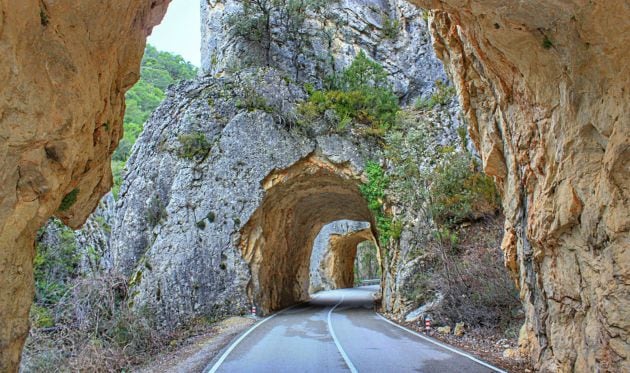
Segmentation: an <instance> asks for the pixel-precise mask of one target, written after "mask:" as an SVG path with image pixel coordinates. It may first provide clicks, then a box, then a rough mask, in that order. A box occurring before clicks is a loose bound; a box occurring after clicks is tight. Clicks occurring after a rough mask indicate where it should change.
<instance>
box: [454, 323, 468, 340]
mask: <svg viewBox="0 0 630 373" xmlns="http://www.w3.org/2000/svg"><path fill="white" fill-rule="evenodd" d="M464 327H465V325H464V323H463V322H458V323H457V324H455V329H453V335H456V336H458V337H461V336H462V335H464V333H465V330H464Z"/></svg>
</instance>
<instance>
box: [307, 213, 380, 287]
mask: <svg viewBox="0 0 630 373" xmlns="http://www.w3.org/2000/svg"><path fill="white" fill-rule="evenodd" d="M366 240H372V241H374V237H373V236H372V230H371V229H370V223H368V222H364V221H348V220H341V221H336V222H332V223H330V224H327V225H325V226H324V227H323V228H322V229H321V231H319V233H318V234H317V237H316V238H315V241H313V249H312V250H313V251H312V252H311V260H310V271H309V272H310V275H309V278H310V282H309V287H308V292H309V293H311V294H312V293H316V292H318V291H321V290H332V289H338V288H346V287H352V285H353V283H354V276H353V275H354V268H353V267H354V258H355V257H356V256H357V255H356V252H357V245H358V244H359V243H360V242H362V241H366ZM348 259H350V261H348ZM348 267H350V268H348Z"/></svg>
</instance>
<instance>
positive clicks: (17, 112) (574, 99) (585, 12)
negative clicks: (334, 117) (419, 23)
mask: <svg viewBox="0 0 630 373" xmlns="http://www.w3.org/2000/svg"><path fill="white" fill-rule="evenodd" d="M413 1H414V3H416V4H417V5H419V6H424V7H427V8H434V9H435V12H434V16H433V18H432V34H433V40H434V47H435V48H436V50H437V52H438V56H439V57H440V58H441V59H442V60H443V61H444V62H445V64H446V66H447V69H448V71H449V73H450V75H451V76H452V77H453V80H454V82H455V84H456V86H457V90H458V95H459V97H460V100H461V103H462V106H463V109H464V111H465V113H466V117H467V119H468V122H469V126H470V133H471V135H472V137H473V140H474V142H475V144H476V146H477V148H478V150H479V152H480V154H481V156H482V157H483V163H484V167H485V169H486V171H487V172H488V173H489V174H491V175H494V177H495V178H496V180H497V182H498V184H499V186H500V188H501V190H502V193H503V205H504V209H505V215H506V235H505V239H504V244H503V248H504V250H505V253H506V259H507V260H506V262H507V265H508V267H509V268H510V269H511V271H512V272H513V274H514V277H515V279H516V280H517V282H518V283H519V285H520V288H521V296H522V299H523V302H524V304H525V306H526V311H527V312H526V316H527V322H526V327H525V329H524V333H523V336H524V337H523V338H522V342H523V346H522V347H523V348H524V349H526V350H528V351H529V352H531V353H532V356H533V359H534V361H535V363H536V364H537V368H538V369H540V370H543V371H567V372H568V371H597V370H599V371H606V370H608V371H628V370H630V367H629V364H630V363H629V358H628V355H630V344H629V342H628V341H629V338H630V336H629V333H630V325H629V320H630V318H629V317H628V309H630V304H628V303H629V302H630V301H629V299H630V297H629V296H628V292H629V290H628V288H629V285H628V283H629V281H630V280H629V278H630V267H629V265H628V263H630V258H629V257H628V255H630V251H629V250H628V249H627V248H628V245H629V243H630V238H629V233H628V231H629V230H630V216H629V215H628V213H627V212H628V210H629V206H628V204H629V202H628V201H629V199H630V198H629V194H630V190H629V185H630V180H629V175H630V172H629V169H628V168H629V165H628V162H629V160H630V154H629V152H630V150H629V149H630V146H629V142H630V141H629V137H630V136H629V131H630V129H629V128H630V125H629V123H628V118H629V115H628V113H629V112H630V108H629V105H630V97H629V95H630V94H629V92H628V87H629V86H630V82H629V81H628V80H629V79H630V71H629V69H630V65H628V64H627V61H628V57H629V53H630V52H629V51H628V49H627V45H628V44H629V42H630V40H628V39H629V38H630V32H628V18H629V16H630V10H629V9H628V7H627V5H626V3H625V2H622V1H606V2H604V1H590V2H570V1H566V0H552V1H541V0H533V1H528V2H508V3H506V2H499V1H496V0H479V1H474V2H465V1H461V0H441V1H435V0H432V1H429V0H413ZM167 3H168V1H167V0H162V1H160V0H153V1H150V2H149V1H139V0H133V1H126V2H124V4H123V3H122V2H103V1H94V0H83V1H81V2H76V1H73V2H70V1H68V0H60V1H54V2H52V1H35V0H26V1H7V0H1V1H0V49H1V50H2V53H1V54H0V56H2V57H1V58H2V63H0V81H2V82H3V83H4V84H2V85H1V86H0V97H2V101H1V102H2V104H1V105H0V139H1V140H0V154H1V157H0V162H1V167H0V180H1V181H2V183H1V185H2V186H3V187H2V189H1V191H0V283H2V288H1V289H0V354H1V355H0V370H2V371H14V370H16V369H17V364H18V360H19V352H20V349H21V346H22V344H23V341H24V338H25V336H26V334H27V333H28V320H27V314H28V307H29V305H30V303H31V300H32V295H33V289H32V259H33V238H34V237H35V233H36V231H37V229H38V228H39V227H40V226H41V225H43V224H44V222H45V221H46V219H48V218H49V217H50V216H51V215H53V214H56V215H58V216H59V217H60V218H62V219H63V220H64V221H65V222H67V223H69V224H71V225H72V226H75V227H78V226H80V225H81V223H82V222H83V221H84V220H85V218H86V217H87V216H88V215H89V213H90V212H91V211H92V210H93V209H94V207H95V206H96V204H97V202H98V200H99V199H100V197H101V196H102V195H103V194H104V193H105V192H106V191H107V190H108V189H109V186H110V185H111V176H110V170H109V160H110V159H109V158H110V154H111V152H112V151H113V149H114V148H115V146H116V143H117V140H118V138H119V137H120V132H121V128H122V126H121V122H122V111H123V108H124V105H123V95H124V92H125V90H126V89H127V88H128V87H129V86H130V85H131V84H133V82H134V81H135V80H136V79H137V71H138V67H139V62H140V57H141V53H142V50H143V48H144V39H145V38H146V35H147V34H148V33H149V32H150V30H151V27H152V25H154V24H155V23H157V22H158V21H159V19H160V18H161V16H162V14H163V13H164V11H165V9H166V4H167ZM204 3H205V2H204ZM365 5H366V4H361V6H362V7H363V6H365ZM193 88H194V87H193ZM194 92H195V91H194V89H193V90H191V91H190V93H191V94H193V93H194ZM198 103H199V102H198ZM199 104H200V105H201V103H199ZM185 109H186V108H185V107H181V108H180V110H181V112H182V113H183V112H185V111H186V110H185ZM172 115H173V116H177V115H179V114H177V112H174V113H172ZM247 115H248V114H247V113H244V114H241V115H240V117H241V118H244V117H247ZM191 120H192V119H191ZM265 121H266V122H267V124H266V125H264V127H263V128H264V130H266V131H267V130H268V131H272V130H273V129H272V128H271V127H273V125H272V124H271V120H269V119H265ZM226 128H227V127H226ZM244 128H247V127H246V126H245V127H244ZM257 130H258V129H257ZM155 135H156V136H157V134H155ZM250 137H251V136H250ZM156 140H157V139H156ZM155 144H158V143H157V142H156V143H155ZM300 149H302V150H303V149H304V148H300ZM302 150H300V151H302ZM304 151H306V152H308V146H306V150H304ZM165 161H167V160H166V159H165ZM276 162H278V163H281V160H276ZM284 163H288V162H284ZM151 171H154V173H155V169H153V170H151ZM190 173H191V174H192V171H190ZM132 179H133V178H132ZM130 180H131V179H130ZM140 180H142V179H140ZM147 180H149V179H147ZM192 180H194V178H192V179H191V182H192ZM129 182H131V181H129ZM161 185H166V186H172V185H173V184H170V183H164V184H161ZM150 186H151V184H150V183H148V184H147V187H150ZM177 186H178V187H179V186H181V187H183V188H188V187H189V185H188V184H186V183H183V184H177ZM155 188H157V186H155ZM166 191H168V189H165V190H164V191H160V193H165V194H164V195H166ZM258 192H259V194H258V195H260V193H262V191H260V190H258ZM65 196H68V198H67V199H66V203H65V204H64V205H66V206H67V205H71V206H69V208H68V209H67V210H65V211H58V208H59V206H60V205H61V202H62V200H64V197H65ZM161 196H162V195H161ZM75 198H76V201H75V202H74V203H71V202H72V200H73V199H75ZM148 202H150V200H149V201H148ZM171 203H172V208H175V207H176V206H177V208H179V209H181V206H182V205H181V204H180V203H179V202H178V201H173V202H170V201H169V206H171ZM156 204H157V202H156ZM228 205H229V203H228ZM154 207H159V204H158V205H155V206H154ZM161 210H162V209H161V208H158V209H157V211H161ZM167 210H168V208H167ZM154 211H155V210H154ZM204 212H205V211H204ZM239 213H240V212H239ZM207 218H208V220H209V218H210V216H207ZM188 219H189V220H182V223H183V222H188V221H192V220H193V219H191V218H188ZM196 219H197V218H195V219H194V220H196ZM145 220H146V219H145ZM197 221H199V220H197ZM225 221H226V225H228V224H229V219H228V220H225ZM127 224H135V223H134V222H133V221H131V220H128V221H127ZM232 225H235V224H234V221H232ZM141 231H142V230H141ZM151 234H153V233H151ZM158 235H159V234H158ZM145 237H146V236H145ZM148 237H149V238H151V235H148ZM129 242H130V243H131V246H137V247H136V250H137V252H139V253H142V247H143V245H138V243H137V242H135V241H133V240H130V241H129ZM148 242H151V241H148ZM230 250H231V249H230ZM230 250H228V254H230V252H233V250H232V251H230ZM134 255H135V254H134ZM228 259H229V257H228V256H226V260H228ZM235 265H238V266H240V267H241V268H245V267H246V266H245V265H244V264H243V265H241V264H235ZM185 281H188V282H190V283H192V282H193V281H194V279H192V280H191V279H185ZM193 289H194V287H193ZM193 306H194V305H190V307H193Z"/></svg>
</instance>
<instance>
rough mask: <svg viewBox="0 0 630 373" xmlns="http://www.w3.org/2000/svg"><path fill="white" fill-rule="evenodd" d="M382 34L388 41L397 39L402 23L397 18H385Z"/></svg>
mask: <svg viewBox="0 0 630 373" xmlns="http://www.w3.org/2000/svg"><path fill="white" fill-rule="evenodd" d="M382 32H383V36H384V37H385V38H386V39H396V38H397V37H398V33H399V32H400V21H399V20H398V19H395V18H385V20H384V21H383V29H382Z"/></svg>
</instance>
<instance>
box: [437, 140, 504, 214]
mask: <svg viewBox="0 0 630 373" xmlns="http://www.w3.org/2000/svg"><path fill="white" fill-rule="evenodd" d="M444 152H445V154H444V158H443V159H442V160H441V161H440V162H439V164H438V165H437V167H435V168H434V169H433V171H432V173H431V185H430V189H429V197H430V200H431V204H430V210H431V215H432V216H433V220H434V221H435V222H436V223H438V224H439V225H444V224H446V225H453V224H456V223H459V222H462V221H465V220H474V219H478V218H480V217H483V216H487V215H492V214H494V213H496V211H498V210H499V208H500V206H499V194H498V192H497V190H496V187H495V185H494V181H493V180H492V179H491V178H490V177H489V176H486V175H484V174H483V173H481V172H479V171H477V170H475V165H474V163H473V162H472V160H471V159H470V156H469V155H468V154H465V153H456V152H454V150H453V149H446V150H444Z"/></svg>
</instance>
